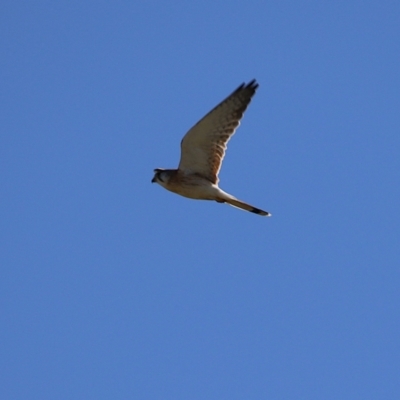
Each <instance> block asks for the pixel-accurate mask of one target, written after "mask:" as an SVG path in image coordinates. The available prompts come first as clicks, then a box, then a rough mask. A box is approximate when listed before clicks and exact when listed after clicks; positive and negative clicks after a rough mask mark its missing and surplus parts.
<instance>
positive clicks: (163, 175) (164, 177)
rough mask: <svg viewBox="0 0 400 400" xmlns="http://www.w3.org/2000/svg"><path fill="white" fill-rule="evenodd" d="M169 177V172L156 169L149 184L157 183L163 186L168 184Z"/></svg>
mask: <svg viewBox="0 0 400 400" xmlns="http://www.w3.org/2000/svg"><path fill="white" fill-rule="evenodd" d="M169 175H170V174H169V170H166V169H162V168H156V169H155V170H154V177H153V179H152V180H151V183H158V184H159V185H161V186H164V185H165V184H166V183H168V180H169Z"/></svg>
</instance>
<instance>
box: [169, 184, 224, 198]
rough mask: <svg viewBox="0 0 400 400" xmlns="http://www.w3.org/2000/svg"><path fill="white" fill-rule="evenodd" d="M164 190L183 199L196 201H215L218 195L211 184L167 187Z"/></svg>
mask: <svg viewBox="0 0 400 400" xmlns="http://www.w3.org/2000/svg"><path fill="white" fill-rule="evenodd" d="M166 189H168V190H169V191H171V192H173V193H176V194H179V195H181V196H183V197H188V198H189V199H198V200H215V198H216V197H217V194H218V189H217V188H216V187H214V185H212V184H208V185H202V184H185V185H168V187H166Z"/></svg>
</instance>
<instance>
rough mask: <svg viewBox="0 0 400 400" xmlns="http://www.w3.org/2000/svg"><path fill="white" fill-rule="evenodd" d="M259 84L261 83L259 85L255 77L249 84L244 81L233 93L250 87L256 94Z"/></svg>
mask: <svg viewBox="0 0 400 400" xmlns="http://www.w3.org/2000/svg"><path fill="white" fill-rule="evenodd" d="M258 86H259V85H258V83H257V81H256V80H255V79H253V80H251V81H250V82H249V83H248V84H247V85H246V83H242V84H241V85H240V86H239V87H238V88H237V89H236V90H235V91H234V92H233V93H236V92H240V91H241V90H243V89H250V90H251V91H252V92H253V94H254V93H255V91H256V90H257V88H258Z"/></svg>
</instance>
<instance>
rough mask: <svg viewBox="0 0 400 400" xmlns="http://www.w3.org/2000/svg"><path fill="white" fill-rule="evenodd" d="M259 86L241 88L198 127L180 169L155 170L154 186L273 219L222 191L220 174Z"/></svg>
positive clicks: (184, 148)
mask: <svg viewBox="0 0 400 400" xmlns="http://www.w3.org/2000/svg"><path fill="white" fill-rule="evenodd" d="M257 88H258V83H257V82H256V81H255V79H253V80H252V81H251V82H249V83H248V84H247V85H246V84H244V83H243V84H242V85H240V86H239V87H238V88H237V89H236V90H235V91H234V92H233V93H232V94H231V95H230V96H228V97H227V98H226V99H225V100H223V101H222V102H221V103H220V104H218V105H217V106H216V107H215V108H213V109H212V110H211V111H210V112H209V113H208V114H207V115H206V116H205V117H203V118H202V119H201V120H200V121H199V122H198V123H197V124H196V125H194V126H193V127H192V128H191V129H190V130H189V131H188V132H187V133H186V135H185V136H184V137H183V139H182V142H181V160H180V162H179V166H178V169H162V168H156V169H155V170H154V177H153V179H152V181H151V182H153V183H154V182H155V183H158V184H160V185H161V186H162V187H163V188H165V189H167V190H169V191H171V192H174V193H177V194H180V195H181V196H184V197H189V198H190V199H198V200H215V201H217V202H218V203H228V204H230V205H231V206H233V207H237V208H241V209H242V210H246V211H250V212H252V213H255V214H258V215H263V216H271V214H270V213H269V212H267V211H264V210H261V209H259V208H256V207H253V206H251V205H250V204H247V203H245V202H243V201H241V200H239V199H237V198H236V197H234V196H232V195H230V194H228V193H226V192H224V191H223V190H221V189H220V188H219V187H218V181H219V179H218V173H219V171H220V169H221V164H222V160H223V159H224V156H225V151H226V147H227V143H228V141H229V139H230V138H231V137H232V136H233V134H234V133H235V130H236V128H237V127H238V126H239V124H240V120H241V118H242V117H243V114H244V112H245V111H246V108H247V106H248V105H249V103H250V101H251V98H252V97H253V96H254V94H255V92H256V89H257Z"/></svg>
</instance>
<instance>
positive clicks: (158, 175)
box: [157, 172, 164, 182]
mask: <svg viewBox="0 0 400 400" xmlns="http://www.w3.org/2000/svg"><path fill="white" fill-rule="evenodd" d="M157 178H158V179H159V180H160V181H161V182H164V180H163V178H162V173H161V172H159V173H158V174H157Z"/></svg>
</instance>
